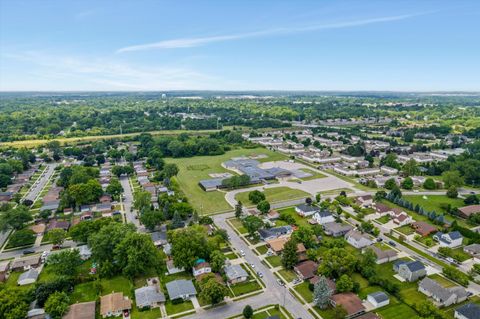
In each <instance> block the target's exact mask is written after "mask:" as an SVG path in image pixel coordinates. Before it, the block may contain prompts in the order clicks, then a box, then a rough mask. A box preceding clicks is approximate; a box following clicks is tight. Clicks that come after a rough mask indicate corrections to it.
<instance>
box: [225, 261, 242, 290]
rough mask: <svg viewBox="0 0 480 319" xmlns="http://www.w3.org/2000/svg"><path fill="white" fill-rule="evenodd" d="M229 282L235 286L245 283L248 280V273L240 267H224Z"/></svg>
mask: <svg viewBox="0 0 480 319" xmlns="http://www.w3.org/2000/svg"><path fill="white" fill-rule="evenodd" d="M223 270H224V271H225V275H226V276H227V281H228V283H229V284H231V285H233V284H236V283H239V282H244V281H246V280H247V279H248V273H247V272H246V271H245V269H243V268H242V266H240V265H228V266H225V267H223Z"/></svg>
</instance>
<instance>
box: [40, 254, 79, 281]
mask: <svg viewBox="0 0 480 319" xmlns="http://www.w3.org/2000/svg"><path fill="white" fill-rule="evenodd" d="M81 264H82V258H81V257H80V252H79V250H78V249H67V250H62V251H60V252H58V253H56V254H52V255H51V256H49V257H48V259H47V265H48V266H49V267H51V268H53V269H54V270H55V274H59V275H64V276H74V275H75V274H76V273H77V267H78V266H80V265H81Z"/></svg>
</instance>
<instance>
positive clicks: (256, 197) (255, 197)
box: [248, 190, 265, 204]
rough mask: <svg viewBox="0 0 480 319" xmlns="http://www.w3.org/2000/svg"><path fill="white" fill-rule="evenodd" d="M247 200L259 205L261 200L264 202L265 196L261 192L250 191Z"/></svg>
mask: <svg viewBox="0 0 480 319" xmlns="http://www.w3.org/2000/svg"><path fill="white" fill-rule="evenodd" d="M248 199H249V200H250V201H251V202H252V203H254V204H258V203H260V202H261V201H262V200H265V194H264V193H262V192H261V191H258V190H254V191H251V192H250V193H248Z"/></svg>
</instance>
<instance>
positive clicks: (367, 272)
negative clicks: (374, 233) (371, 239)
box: [358, 248, 377, 278]
mask: <svg viewBox="0 0 480 319" xmlns="http://www.w3.org/2000/svg"><path fill="white" fill-rule="evenodd" d="M358 268H359V269H360V273H361V274H362V276H364V277H365V278H371V277H372V276H373V275H375V274H376V273H377V255H376V254H375V252H374V251H373V250H372V249H371V248H367V249H366V250H365V251H364V252H363V254H362V256H361V257H360V260H359V262H358Z"/></svg>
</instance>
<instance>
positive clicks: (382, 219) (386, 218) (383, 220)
mask: <svg viewBox="0 0 480 319" xmlns="http://www.w3.org/2000/svg"><path fill="white" fill-rule="evenodd" d="M376 221H377V222H379V223H380V224H386V223H388V222H389V221H390V216H388V215H385V216H382V217H380V218H379V219H376Z"/></svg>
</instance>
